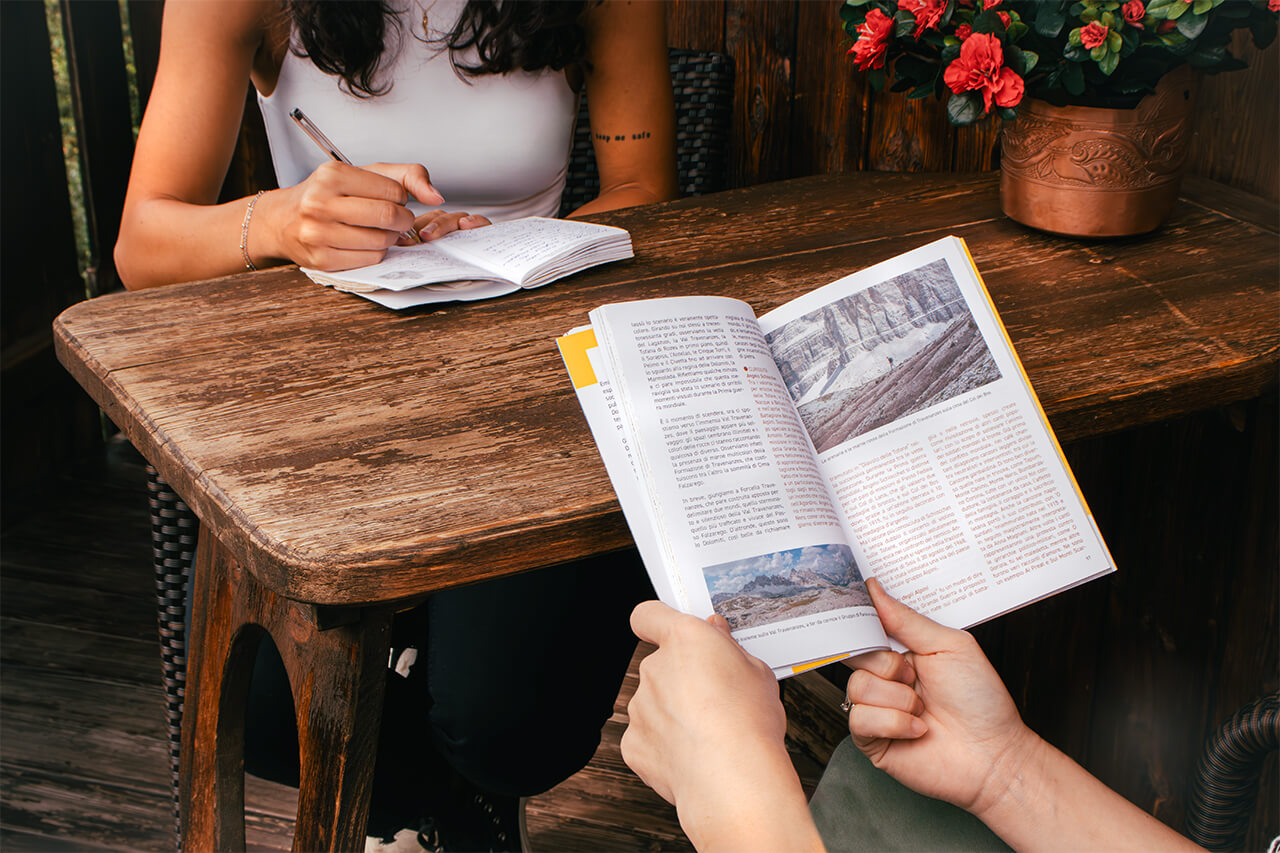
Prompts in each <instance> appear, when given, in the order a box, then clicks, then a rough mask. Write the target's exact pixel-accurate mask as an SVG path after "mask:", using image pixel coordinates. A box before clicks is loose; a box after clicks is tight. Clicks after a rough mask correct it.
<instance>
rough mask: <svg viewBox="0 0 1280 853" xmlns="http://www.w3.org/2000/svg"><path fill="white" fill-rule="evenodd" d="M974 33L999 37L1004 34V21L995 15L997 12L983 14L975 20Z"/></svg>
mask: <svg viewBox="0 0 1280 853" xmlns="http://www.w3.org/2000/svg"><path fill="white" fill-rule="evenodd" d="M973 31H974V32H975V33H993V34H996V35H998V34H1000V33H1002V32H1004V21H1002V20H1000V16H999V15H997V14H996V13H995V10H992V11H990V12H982V13H980V14H978V15H977V16H975V17H974V19H973Z"/></svg>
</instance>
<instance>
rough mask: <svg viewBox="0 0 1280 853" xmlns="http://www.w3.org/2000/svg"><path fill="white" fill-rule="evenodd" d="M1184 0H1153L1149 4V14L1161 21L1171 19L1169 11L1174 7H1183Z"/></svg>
mask: <svg viewBox="0 0 1280 853" xmlns="http://www.w3.org/2000/svg"><path fill="white" fill-rule="evenodd" d="M1181 5H1182V0H1151V2H1150V3H1148V4H1147V14H1148V15H1157V16H1158V17H1159V18H1160V20H1164V19H1165V18H1167V17H1169V10H1170V9H1172V8H1173V7H1174V6H1181Z"/></svg>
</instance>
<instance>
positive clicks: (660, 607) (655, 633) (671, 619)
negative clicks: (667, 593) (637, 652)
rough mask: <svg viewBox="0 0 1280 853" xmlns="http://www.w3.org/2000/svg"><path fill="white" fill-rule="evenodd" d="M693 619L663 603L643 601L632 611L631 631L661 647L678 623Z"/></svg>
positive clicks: (647, 641)
mask: <svg viewBox="0 0 1280 853" xmlns="http://www.w3.org/2000/svg"><path fill="white" fill-rule="evenodd" d="M693 618H694V617H692V616H688V615H686V614H683V613H681V612H680V611H678V610H674V609H672V608H670V607H668V606H667V605H665V604H663V603H662V602H661V601H642V602H640V603H639V604H637V605H636V607H635V609H634V610H632V611H631V630H632V632H633V633H634V634H635V635H636V636H637V637H639V638H640V639H642V640H644V641H645V642H646V643H653V644H654V645H655V646H661V645H662V644H663V642H664V641H665V640H666V638H667V635H668V634H669V633H670V632H671V629H672V628H673V627H674V626H675V625H676V623H678V622H679V621H680V620H681V619H693ZM695 621H697V620H695Z"/></svg>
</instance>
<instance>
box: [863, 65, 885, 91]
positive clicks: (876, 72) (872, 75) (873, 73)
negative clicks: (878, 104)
mask: <svg viewBox="0 0 1280 853" xmlns="http://www.w3.org/2000/svg"><path fill="white" fill-rule="evenodd" d="M867 82H869V83H870V84H871V88H872V89H875V90H876V91H877V92H883V91H884V69H883V68H872V69H871V70H870V71H868V72H867Z"/></svg>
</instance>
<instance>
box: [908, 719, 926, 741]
mask: <svg viewBox="0 0 1280 853" xmlns="http://www.w3.org/2000/svg"><path fill="white" fill-rule="evenodd" d="M927 731H929V727H928V726H927V725H925V722H924V720H922V719H920V718H919V717H912V718H911V734H913V735H915V736H916V737H920V736H921V735H923V734H924V733H925V732H927Z"/></svg>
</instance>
